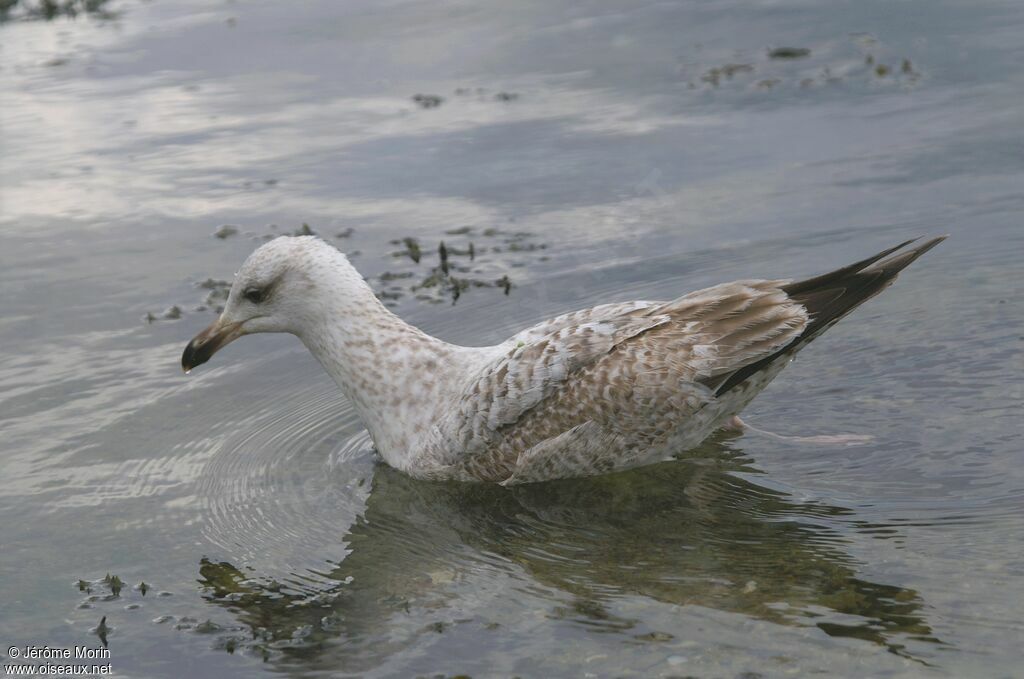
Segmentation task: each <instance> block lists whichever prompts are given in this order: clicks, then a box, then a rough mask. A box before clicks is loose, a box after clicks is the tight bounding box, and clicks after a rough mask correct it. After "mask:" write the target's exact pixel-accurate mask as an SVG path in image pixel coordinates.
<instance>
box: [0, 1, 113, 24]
mask: <svg viewBox="0 0 1024 679" xmlns="http://www.w3.org/2000/svg"><path fill="white" fill-rule="evenodd" d="M108 2H109V0H0V22H4V21H11V20H16V19H21V20H26V21H33V20H34V21H54V20H56V19H75V18H77V17H78V16H80V15H84V16H91V17H95V18H98V19H112V18H114V17H115V16H117V13H116V12H112V11H110V10H109V9H107V7H106V5H107V4H108Z"/></svg>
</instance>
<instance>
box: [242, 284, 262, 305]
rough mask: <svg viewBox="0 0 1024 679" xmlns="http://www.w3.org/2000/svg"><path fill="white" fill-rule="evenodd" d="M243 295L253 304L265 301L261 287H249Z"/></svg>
mask: <svg viewBox="0 0 1024 679" xmlns="http://www.w3.org/2000/svg"><path fill="white" fill-rule="evenodd" d="M243 297H245V298H246V299H247V300H249V301H250V302H252V303H253V304H259V303H260V302H262V301H263V291H262V290H260V289H259V288H249V289H248V290H246V291H245V294H244V295H243Z"/></svg>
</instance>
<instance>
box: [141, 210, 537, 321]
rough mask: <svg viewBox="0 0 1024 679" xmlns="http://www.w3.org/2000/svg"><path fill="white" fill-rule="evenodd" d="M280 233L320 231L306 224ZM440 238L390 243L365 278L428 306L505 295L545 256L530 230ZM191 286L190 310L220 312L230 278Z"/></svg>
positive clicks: (255, 236) (381, 290)
mask: <svg viewBox="0 0 1024 679" xmlns="http://www.w3.org/2000/svg"><path fill="white" fill-rule="evenodd" d="M269 229H270V231H271V233H265V232H264V233H255V232H248V231H245V230H244V229H243V228H242V227H240V226H236V225H233V224H222V225H221V226H219V227H217V228H216V229H215V230H214V231H213V233H212V236H213V238H215V239H217V240H227V239H229V238H234V237H236V236H247V237H249V238H250V239H251V240H255V241H265V240H270V239H272V238H275V237H277V236H279V235H282V232H281V230H280V229H278V227H277V225H273V224H272V225H270V227H269ZM354 233H355V230H354V229H353V228H352V227H349V228H346V229H342V230H340V231H338V232H337V233H335V234H334V239H338V240H345V239H349V238H351V237H352V236H353V234H354ZM284 234H285V235H292V236H317V235H320V234H318V232H317V231H316V230H315V229H314V228H313V227H311V226H310V225H309V224H308V223H306V222H303V223H302V224H301V225H300V226H299V227H298V228H295V229H293V230H291V231H285V232H284ZM444 236H445V239H444V240H440V241H438V242H437V244H436V245H427V244H425V243H422V242H421V241H420V239H418V238H416V237H413V236H406V237H403V238H398V239H395V240H392V241H390V242H389V245H391V246H393V247H394V248H395V249H393V250H391V251H390V260H391V262H392V266H391V267H390V268H389V269H387V270H385V271H383V272H381V273H380V274H378V275H376V276H372V277H370V278H368V279H367V282H368V283H369V284H370V286H371V287H372V288H373V290H374V292H375V293H376V295H377V297H378V298H379V299H380V300H381V301H382V302H383V303H384V304H385V305H387V306H390V307H395V306H397V305H398V303H399V302H400V300H404V299H409V300H414V301H416V302H421V303H427V304H441V303H443V302H450V303H451V304H455V303H457V302H458V301H459V299H461V298H462V296H463V295H464V294H466V293H468V292H469V291H471V290H476V289H481V288H491V289H494V290H496V291H500V292H501V293H502V294H503V295H506V296H507V295H509V294H511V292H512V289H513V288H514V287H515V284H514V283H513V280H512V277H511V276H510V275H509V271H510V270H511V269H514V268H518V267H522V266H524V265H525V264H526V263H527V262H526V261H524V260H523V257H536V258H537V260H538V261H546V260H547V259H548V256H547V255H546V254H543V253H544V251H545V250H547V247H548V246H547V244H546V243H542V242H539V241H538V240H537V237H536V235H535V234H534V233H532V232H529V231H506V230H503V229H498V228H495V227H486V228H478V227H473V226H460V227H455V228H452V229H448V230H446V231H445V232H444ZM325 240H328V241H330V240H331V237H330V236H325ZM344 251H345V253H346V254H347V255H348V256H349V257H356V256H358V255H359V254H360V251H359V250H352V249H348V248H346V249H345V250H344ZM194 285H195V287H196V288H197V289H198V290H199V291H200V294H201V299H200V301H199V303H198V304H193V305H191V310H192V311H196V312H204V311H212V312H213V313H218V314H219V313H220V312H222V311H223V310H224V304H225V303H226V302H227V299H228V294H229V293H230V292H231V281H230V280H227V279H224V278H213V277H209V278H205V279H203V280H201V281H197V282H196V283H194ZM189 306H190V305H188V304H185V303H178V304H172V305H171V306H169V307H167V308H166V309H164V310H163V311H160V312H147V313H146V314H145V315H144V316H143V321H144V322H146V323H155V322H158V321H174V320H178V319H180V318H181V317H182V316H183V315H184V314H185V313H186V312H185V308H187V307H189Z"/></svg>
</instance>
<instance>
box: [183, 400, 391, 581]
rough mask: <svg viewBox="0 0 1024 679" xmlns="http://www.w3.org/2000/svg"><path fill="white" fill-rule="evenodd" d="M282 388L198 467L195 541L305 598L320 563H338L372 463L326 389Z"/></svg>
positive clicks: (364, 438)
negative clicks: (199, 538) (200, 538)
mask: <svg viewBox="0 0 1024 679" xmlns="http://www.w3.org/2000/svg"><path fill="white" fill-rule="evenodd" d="M282 386H283V389H282V393H284V394H286V397H285V398H282V397H281V395H280V394H276V395H275V396H274V397H273V398H265V399H259V400H258V401H257V402H255V403H254V402H253V401H251V400H249V401H247V402H246V404H245V407H246V408H247V409H253V410H255V411H256V413H257V414H255V415H253V416H252V417H251V418H247V419H246V420H243V421H241V422H239V423H238V424H237V431H236V433H234V434H233V435H231V436H229V437H228V438H227V439H226V440H224V441H223V442H222V443H220V444H219V446H218V448H217V450H216V451H215V452H214V453H213V456H212V458H211V459H210V461H209V463H208V464H207V466H206V469H205V470H204V472H203V474H202V478H201V480H200V482H199V489H198V495H199V497H200V502H201V505H202V507H203V508H204V511H205V513H206V516H205V522H204V526H203V535H204V536H205V537H206V539H207V540H209V541H210V542H211V543H212V544H214V545H215V546H216V547H217V548H218V549H219V550H222V553H221V554H220V556H223V557H224V558H227V559H228V560H229V561H231V562H232V563H235V564H236V565H238V566H239V567H243V566H244V567H247V568H248V569H250V570H251V571H253V574H254V575H257V576H261V577H267V578H276V579H281V580H283V581H286V582H290V583H293V584H294V585H295V586H296V587H298V588H300V589H314V590H315V589H317V588H318V585H319V583H321V581H322V580H323V578H322V576H320V575H318V572H319V571H322V570H323V569H324V564H325V562H331V563H337V562H339V561H341V560H342V559H344V558H345V556H346V555H347V554H348V548H347V546H346V543H345V540H344V538H345V535H346V533H347V532H348V530H349V528H350V526H351V525H352V523H353V522H354V521H355V519H356V517H357V516H358V515H359V514H360V513H361V512H362V509H363V507H364V505H365V503H366V498H367V496H368V495H369V491H370V483H369V480H370V477H371V475H372V471H373V465H374V456H373V453H372V448H371V442H370V439H369V436H368V435H367V434H366V432H365V431H364V430H363V429H362V428H361V425H360V424H359V422H358V419H357V417H356V415H355V413H354V411H353V410H352V408H351V405H350V404H349V403H348V401H347V400H346V399H345V398H344V397H343V396H341V395H340V394H339V393H338V391H337V388H336V387H335V386H334V385H333V384H330V383H326V384H325V383H319V384H316V385H310V386H302V385H295V384H292V385H287V384H286V385H282ZM261 401H262V402H261ZM331 582H332V583H333V581H331Z"/></svg>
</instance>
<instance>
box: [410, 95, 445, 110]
mask: <svg viewBox="0 0 1024 679" xmlns="http://www.w3.org/2000/svg"><path fill="white" fill-rule="evenodd" d="M412 100H413V101H414V102H416V103H417V104H418V105H419V107H420V108H437V107H438V106H440V105H441V104H442V103H444V97H441V96H438V95H436V94H414V95H412Z"/></svg>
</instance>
